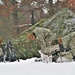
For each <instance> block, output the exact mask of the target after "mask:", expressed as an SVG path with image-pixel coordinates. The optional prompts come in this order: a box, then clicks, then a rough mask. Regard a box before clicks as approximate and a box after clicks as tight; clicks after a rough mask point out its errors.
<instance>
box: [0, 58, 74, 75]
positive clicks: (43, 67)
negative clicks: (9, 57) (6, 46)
mask: <svg viewBox="0 0 75 75" xmlns="http://www.w3.org/2000/svg"><path fill="white" fill-rule="evenodd" d="M35 59H36V58H31V59H27V60H20V62H17V61H16V62H6V63H3V62H1V63H0V75H75V62H67V63H66V62H64V63H53V62H52V63H50V62H49V63H43V62H35V61H34V60H35Z"/></svg>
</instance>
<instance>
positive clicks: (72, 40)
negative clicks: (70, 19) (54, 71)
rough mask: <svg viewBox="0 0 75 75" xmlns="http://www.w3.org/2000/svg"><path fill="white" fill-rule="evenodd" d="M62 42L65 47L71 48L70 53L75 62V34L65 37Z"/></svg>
mask: <svg viewBox="0 0 75 75" xmlns="http://www.w3.org/2000/svg"><path fill="white" fill-rule="evenodd" d="M62 41H63V45H64V47H66V48H71V50H70V53H71V54H72V58H73V59H74V61H75V32H71V33H69V34H68V35H67V36H65V37H63V38H62ZM68 57H70V56H68Z"/></svg>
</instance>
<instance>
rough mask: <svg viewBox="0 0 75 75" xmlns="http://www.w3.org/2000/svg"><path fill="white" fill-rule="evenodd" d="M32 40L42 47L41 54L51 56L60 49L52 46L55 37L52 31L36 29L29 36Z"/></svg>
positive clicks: (57, 46)
mask: <svg viewBox="0 0 75 75" xmlns="http://www.w3.org/2000/svg"><path fill="white" fill-rule="evenodd" d="M28 38H29V39H30V40H35V39H36V40H37V41H38V42H39V43H40V46H41V52H42V53H43V54H45V55H51V53H52V52H53V51H55V50H56V49H59V45H56V46H55V47H54V46H51V43H52V40H54V35H53V33H52V31H51V30H50V29H47V28H41V27H36V28H35V29H34V30H33V32H32V33H31V34H28Z"/></svg>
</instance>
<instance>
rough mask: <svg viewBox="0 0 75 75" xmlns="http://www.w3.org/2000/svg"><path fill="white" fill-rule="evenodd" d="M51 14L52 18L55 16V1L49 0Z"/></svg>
mask: <svg viewBox="0 0 75 75" xmlns="http://www.w3.org/2000/svg"><path fill="white" fill-rule="evenodd" d="M49 14H50V16H52V15H53V14H54V10H53V0H49Z"/></svg>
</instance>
